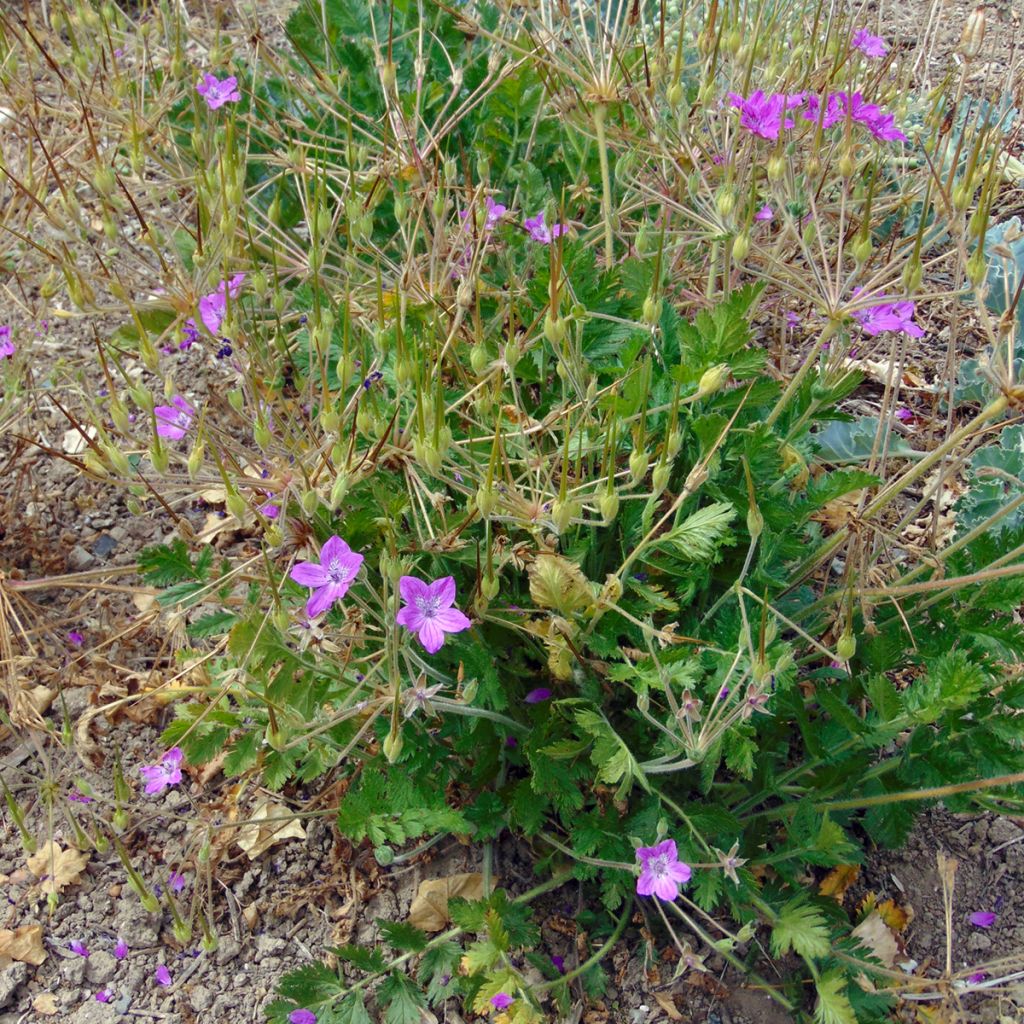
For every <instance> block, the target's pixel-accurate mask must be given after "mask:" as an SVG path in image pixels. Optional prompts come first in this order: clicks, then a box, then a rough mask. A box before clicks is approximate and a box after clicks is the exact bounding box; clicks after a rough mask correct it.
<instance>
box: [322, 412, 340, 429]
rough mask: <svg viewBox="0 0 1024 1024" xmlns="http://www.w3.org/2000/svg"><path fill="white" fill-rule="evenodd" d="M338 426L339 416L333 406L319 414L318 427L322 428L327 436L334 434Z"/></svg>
mask: <svg viewBox="0 0 1024 1024" xmlns="http://www.w3.org/2000/svg"><path fill="white" fill-rule="evenodd" d="M340 425H341V414H340V413H339V412H338V410H337V409H335V408H334V407H333V406H332V407H330V408H327V409H324V411H323V412H322V413H320V426H321V427H323V428H324V430H325V431H326V432H327V433H328V434H333V433H335V432H336V431H337V429H338V427H339V426H340Z"/></svg>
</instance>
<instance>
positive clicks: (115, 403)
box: [110, 398, 131, 434]
mask: <svg viewBox="0 0 1024 1024" xmlns="http://www.w3.org/2000/svg"><path fill="white" fill-rule="evenodd" d="M110 418H111V419H112V420H113V421H114V426H115V427H117V429H118V430H120V431H121V433H122V434H127V433H128V432H129V430H130V428H131V422H130V421H129V419H128V410H127V409H126V408H125V407H124V403H123V402H122V401H121V400H120V399H119V398H112V399H111V400H110Z"/></svg>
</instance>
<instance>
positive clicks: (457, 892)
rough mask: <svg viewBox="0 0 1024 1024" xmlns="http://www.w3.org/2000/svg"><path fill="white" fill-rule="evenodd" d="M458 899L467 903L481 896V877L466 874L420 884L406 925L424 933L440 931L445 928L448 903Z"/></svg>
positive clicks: (470, 873)
mask: <svg viewBox="0 0 1024 1024" xmlns="http://www.w3.org/2000/svg"><path fill="white" fill-rule="evenodd" d="M456 896H461V897H462V898H463V899H467V900H481V899H483V897H484V876H483V875H482V874H480V872H479V871H465V872H463V873H461V874H458V875H449V876H448V877H447V878H428V879H427V880H426V881H425V882H420V887H419V889H418V890H417V891H416V896H415V898H414V899H413V901H412V906H410V907H409V924H411V925H414V926H415V927H417V928H420V929H422V930H423V931H425V932H439V931H441V929H442V928H445V927H447V925H448V922H449V920H450V918H449V916H448V901H449V900H451V899H455V897H456Z"/></svg>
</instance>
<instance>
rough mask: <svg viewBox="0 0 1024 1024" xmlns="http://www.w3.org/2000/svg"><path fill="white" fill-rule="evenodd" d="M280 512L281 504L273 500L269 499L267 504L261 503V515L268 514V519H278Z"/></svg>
mask: <svg viewBox="0 0 1024 1024" xmlns="http://www.w3.org/2000/svg"><path fill="white" fill-rule="evenodd" d="M280 514H281V506H280V505H275V504H274V503H273V502H271V501H268V502H267V503H266V504H265V505H260V515H263V516H266V517H267V519H276V518H277V517H278V516H279V515H280Z"/></svg>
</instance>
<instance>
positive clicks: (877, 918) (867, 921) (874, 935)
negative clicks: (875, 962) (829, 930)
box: [852, 910, 900, 967]
mask: <svg viewBox="0 0 1024 1024" xmlns="http://www.w3.org/2000/svg"><path fill="white" fill-rule="evenodd" d="M852 934H853V936H854V937H855V938H856V939H857V940H858V941H859V942H860V944H861V945H862V946H866V947H867V948H868V949H869V950H870V951H871V952H872V953H873V954H874V955H875V956H876V957H877V958H878V959H879V960H880V961H881V962H882V963H883V964H884V965H885V966H886V967H893V966H895V964H896V958H897V957H898V956H899V951H900V948H899V943H898V942H897V941H896V936H895V935H893V933H892V932H891V931H890V930H889V926H888V925H887V924H886V923H885V921H883V920H882V915H881V914H879V913H878V911H877V910H873V911H872V912H871V913H870V914H868V916H867V917H865V918H864V920H863V921H861V923H860V924H859V925H857V927H856V928H854V929H853V932H852Z"/></svg>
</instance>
